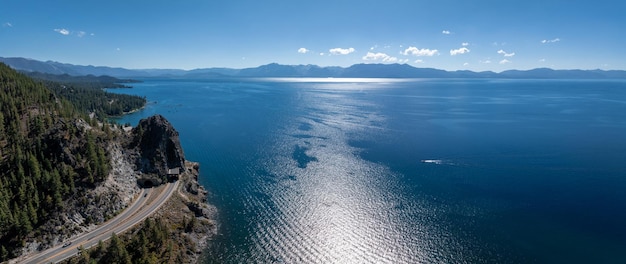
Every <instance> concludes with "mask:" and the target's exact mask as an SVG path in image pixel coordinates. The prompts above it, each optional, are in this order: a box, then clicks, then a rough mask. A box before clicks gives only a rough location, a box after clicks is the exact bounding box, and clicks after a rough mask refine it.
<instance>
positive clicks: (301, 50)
mask: <svg viewBox="0 0 626 264" xmlns="http://www.w3.org/2000/svg"><path fill="white" fill-rule="evenodd" d="M309 51H310V50H308V49H306V48H299V49H298V53H302V54H305V53H307V52H309Z"/></svg>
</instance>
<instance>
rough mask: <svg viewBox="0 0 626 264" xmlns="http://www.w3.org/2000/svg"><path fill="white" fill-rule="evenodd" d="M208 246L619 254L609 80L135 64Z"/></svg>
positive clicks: (231, 257)
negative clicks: (186, 173) (211, 73)
mask: <svg viewBox="0 0 626 264" xmlns="http://www.w3.org/2000/svg"><path fill="white" fill-rule="evenodd" d="M133 85H134V88H133V89H116V90H111V91H113V92H116V93H129V94H137V95H141V96H146V98H147V100H148V101H149V104H148V105H147V107H146V108H145V109H143V110H142V111H139V112H136V113H133V114H130V115H127V116H125V117H123V118H121V119H120V120H119V122H120V123H126V122H130V123H131V124H132V125H136V124H137V122H138V121H139V119H141V118H145V117H148V116H150V115H153V114H161V115H163V116H165V117H166V118H167V119H168V120H169V121H170V122H171V123H172V124H173V125H174V127H175V128H176V129H177V130H178V131H179V132H180V137H181V142H182V145H183V148H184V151H185V154H186V157H187V159H189V160H192V161H197V162H200V164H201V166H200V181H201V184H203V185H204V186H205V187H206V188H207V190H208V191H209V192H210V194H209V197H208V200H209V203H211V204H214V205H215V206H216V207H217V208H218V210H219V212H218V230H219V235H218V236H217V237H216V238H214V240H213V241H211V242H210V246H209V248H207V249H206V255H207V260H206V262H207V263H213V262H215V263H250V262H256V263H533V262H538V263H555V262H556V263H625V262H626V253H624V249H625V248H626V225H625V224H624V223H626V195H625V194H624V191H625V190H626V177H625V176H626V81H624V80H593V81H591V80H501V79H332V78H331V79H315V78H304V79H281V78H273V79H272V78H267V79H215V80H171V79H168V80H159V79H147V80H144V82H143V83H137V84H133Z"/></svg>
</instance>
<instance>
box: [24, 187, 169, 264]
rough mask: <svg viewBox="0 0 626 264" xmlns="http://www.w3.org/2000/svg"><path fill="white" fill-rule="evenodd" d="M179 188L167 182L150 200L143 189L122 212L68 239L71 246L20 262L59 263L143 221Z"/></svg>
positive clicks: (59, 247) (51, 249)
mask: <svg viewBox="0 0 626 264" xmlns="http://www.w3.org/2000/svg"><path fill="white" fill-rule="evenodd" d="M177 188H178V181H175V182H173V183H167V184H165V188H164V189H163V190H162V191H161V193H159V194H158V196H157V197H155V198H153V200H152V201H148V199H147V198H146V197H144V194H146V189H141V191H140V192H139V196H138V198H137V199H135V201H134V202H133V203H132V204H131V205H129V206H128V207H127V208H126V209H125V210H124V211H123V212H122V213H120V214H119V215H117V216H116V217H114V218H112V219H111V220H109V221H107V222H106V223H104V224H102V225H101V226H99V227H98V228H96V229H94V230H92V231H90V232H87V233H82V234H80V235H78V236H75V237H73V238H72V239H70V240H68V241H71V242H72V244H71V245H70V246H66V247H63V246H62V245H59V246H56V247H53V248H49V249H47V250H44V251H42V252H39V253H36V254H33V255H30V256H28V257H26V258H21V259H20V260H19V261H18V262H19V263H29V264H30V263H32V264H35V263H50V262H52V263H57V262H60V261H62V260H64V259H66V258H69V257H71V256H74V255H76V254H77V253H78V248H79V247H80V246H83V248H85V249H87V248H90V247H93V246H95V245H97V244H98V241H100V240H102V241H104V240H107V239H109V238H111V234H113V233H116V234H120V233H123V232H124V231H126V230H128V229H129V228H131V227H133V226H134V225H136V224H138V223H141V222H142V221H143V220H144V219H146V218H147V217H148V216H150V215H151V214H152V213H154V212H155V211H156V210H157V209H159V207H161V205H163V204H164V203H165V202H166V201H167V200H168V199H169V198H170V197H171V196H172V194H173V193H174V191H175V190H176V189H177Z"/></svg>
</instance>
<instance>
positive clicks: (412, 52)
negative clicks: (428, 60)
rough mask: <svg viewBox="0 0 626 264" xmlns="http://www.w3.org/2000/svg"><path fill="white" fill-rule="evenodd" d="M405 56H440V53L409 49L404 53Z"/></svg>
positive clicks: (414, 48)
mask: <svg viewBox="0 0 626 264" xmlns="http://www.w3.org/2000/svg"><path fill="white" fill-rule="evenodd" d="M402 54H403V55H413V56H434V55H437V54H439V51H438V50H436V49H433V50H431V49H418V48H417V47H409V48H407V49H405V50H404V52H402Z"/></svg>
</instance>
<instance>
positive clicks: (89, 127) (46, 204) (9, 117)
mask: <svg viewBox="0 0 626 264" xmlns="http://www.w3.org/2000/svg"><path fill="white" fill-rule="evenodd" d="M84 120H89V123H88V122H86V121H84ZM113 137H115V135H114V133H113V132H112V131H111V129H110V124H108V123H106V122H105V123H104V124H98V122H97V120H95V119H88V118H87V117H86V115H85V113H84V112H82V111H80V109H79V108H77V107H75V106H73V105H72V104H71V103H70V102H69V101H68V100H67V99H64V98H63V97H61V96H58V95H57V94H55V93H54V92H53V91H51V90H50V89H48V88H47V87H46V86H45V85H44V84H43V83H41V82H36V81H33V80H32V79H31V78H29V77H27V76H25V75H23V74H20V73H18V72H16V71H14V70H12V69H10V68H9V67H8V66H6V65H4V64H0V245H1V246H0V261H4V260H7V259H10V258H12V257H15V256H16V255H19V254H18V252H17V250H19V249H20V248H21V247H23V246H24V241H25V240H26V238H29V237H36V236H40V235H42V234H45V232H49V231H50V230H42V229H41V227H42V226H43V224H45V223H46V221H49V220H50V219H54V218H55V215H56V214H59V213H60V212H62V211H63V210H62V209H63V207H64V206H66V203H65V201H66V200H68V199H70V198H72V197H74V198H76V197H81V194H82V193H83V192H84V191H85V190H86V189H90V188H93V187H94V185H95V184H96V183H97V182H99V181H103V180H104V179H105V177H106V176H107V175H108V170H109V169H110V168H109V166H110V165H109V164H110V163H109V157H107V154H106V152H105V145H106V140H107V139H110V138H113Z"/></svg>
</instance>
